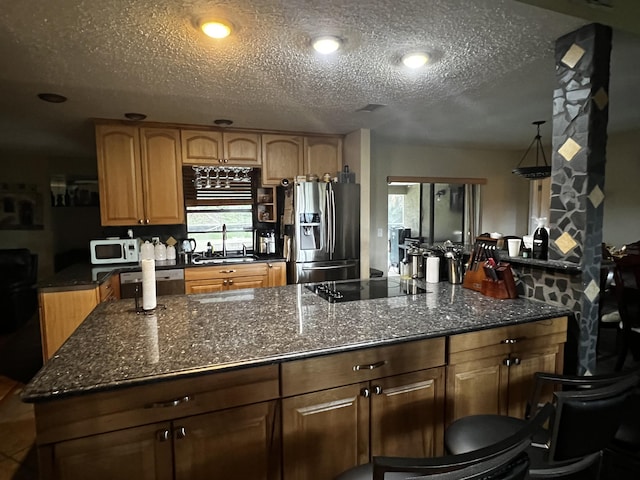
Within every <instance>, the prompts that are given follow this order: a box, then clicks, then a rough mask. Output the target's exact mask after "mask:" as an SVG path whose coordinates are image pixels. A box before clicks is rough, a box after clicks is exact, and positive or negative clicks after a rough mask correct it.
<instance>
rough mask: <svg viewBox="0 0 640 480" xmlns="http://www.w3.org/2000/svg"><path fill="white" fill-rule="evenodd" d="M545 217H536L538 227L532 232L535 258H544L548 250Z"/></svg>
mask: <svg viewBox="0 0 640 480" xmlns="http://www.w3.org/2000/svg"><path fill="white" fill-rule="evenodd" d="M545 220H546V218H544V217H543V218H539V219H538V228H536V231H535V232H533V258H535V259H536V260H546V259H547V255H548V251H549V234H548V233H547V229H546V228H544V221H545Z"/></svg>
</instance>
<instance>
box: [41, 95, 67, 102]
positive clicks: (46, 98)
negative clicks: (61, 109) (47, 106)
mask: <svg viewBox="0 0 640 480" xmlns="http://www.w3.org/2000/svg"><path fill="white" fill-rule="evenodd" d="M38 98H39V99H40V100H44V101H45V102H49V103H64V102H66V101H67V97H65V96H64V95H59V94H57V93H39V94H38Z"/></svg>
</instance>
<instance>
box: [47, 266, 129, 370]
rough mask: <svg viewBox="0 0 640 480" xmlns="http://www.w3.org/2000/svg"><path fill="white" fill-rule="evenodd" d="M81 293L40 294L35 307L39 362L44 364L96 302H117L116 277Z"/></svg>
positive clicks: (50, 292)
mask: <svg viewBox="0 0 640 480" xmlns="http://www.w3.org/2000/svg"><path fill="white" fill-rule="evenodd" d="M88 287H89V288H84V289H75V290H73V289H71V290H61V291H48V290H44V291H40V292H39V293H38V307H39V315H40V337H41V342H42V358H43V359H44V360H45V361H46V360H48V359H49V358H51V357H52V356H53V354H54V353H55V352H56V351H57V350H58V348H60V347H61V346H62V344H63V343H64V342H65V340H66V339H67V338H69V336H70V335H71V334H72V333H73V332H74V331H75V330H76V328H78V326H79V325H80V324H81V323H82V322H83V321H84V319H85V318H87V315H89V314H90V313H91V311H92V310H93V309H94V308H96V306H97V305H98V303H100V302H108V301H112V300H118V299H119V298H120V276H119V275H118V274H113V275H110V276H109V277H108V278H106V279H105V280H104V281H103V282H102V283H101V284H100V285H98V286H92V285H88Z"/></svg>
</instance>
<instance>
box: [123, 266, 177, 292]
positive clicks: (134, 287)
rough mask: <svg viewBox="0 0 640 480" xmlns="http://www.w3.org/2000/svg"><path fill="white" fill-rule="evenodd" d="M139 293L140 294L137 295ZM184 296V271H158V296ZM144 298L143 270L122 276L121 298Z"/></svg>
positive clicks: (175, 269)
mask: <svg viewBox="0 0 640 480" xmlns="http://www.w3.org/2000/svg"><path fill="white" fill-rule="evenodd" d="M136 292H138V293H136ZM178 294H184V269H182V268H172V269H167V270H156V295H157V296H161V295H178ZM136 296H139V297H141V296H142V270H135V271H133V272H122V273H121V274H120V298H135V297H136Z"/></svg>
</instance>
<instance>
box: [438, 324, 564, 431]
mask: <svg viewBox="0 0 640 480" xmlns="http://www.w3.org/2000/svg"><path fill="white" fill-rule="evenodd" d="M566 331H567V318H566V317H563V318H557V319H552V320H543V321H539V322H533V323H529V324H524V325H511V326H508V327H500V328H494V329H489V330H482V331H479V332H471V333H465V334H461V335H454V336H452V337H450V338H449V361H448V367H447V394H446V395H447V422H448V423H450V422H453V421H454V420H456V419H458V418H461V417H464V416H467V415H479V414H499V415H511V416H515V417H520V418H522V417H523V416H524V413H525V410H526V405H527V401H528V399H529V397H530V395H531V392H532V389H533V374H534V373H535V372H550V373H562V370H563V354H564V343H565V342H566ZM546 395H547V396H549V398H550V395H551V391H548V392H546Z"/></svg>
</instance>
